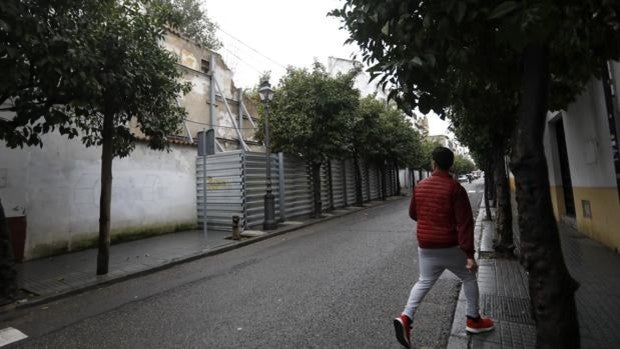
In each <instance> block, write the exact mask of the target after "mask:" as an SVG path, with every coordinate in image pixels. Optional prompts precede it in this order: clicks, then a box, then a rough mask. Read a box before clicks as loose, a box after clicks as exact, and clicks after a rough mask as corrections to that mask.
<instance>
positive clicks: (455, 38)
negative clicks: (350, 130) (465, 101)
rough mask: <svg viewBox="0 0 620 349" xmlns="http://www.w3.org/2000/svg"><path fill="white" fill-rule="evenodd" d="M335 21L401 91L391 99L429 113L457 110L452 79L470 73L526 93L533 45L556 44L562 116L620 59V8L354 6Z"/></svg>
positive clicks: (602, 0) (442, 1)
mask: <svg viewBox="0 0 620 349" xmlns="http://www.w3.org/2000/svg"><path fill="white" fill-rule="evenodd" d="M331 14H332V15H333V16H336V17H340V18H341V19H342V20H343V23H344V28H346V29H347V30H348V31H349V32H350V34H351V38H350V39H349V42H355V43H357V44H358V45H359V46H360V48H361V49H362V55H363V58H364V61H365V62H366V63H369V64H371V67H370V69H369V70H370V72H371V74H373V76H375V77H377V78H379V79H380V80H379V82H380V83H390V84H391V85H392V86H395V90H394V92H393V93H391V94H390V96H391V97H392V98H395V99H396V100H397V101H399V102H400V103H401V105H404V106H406V107H408V108H415V107H418V108H419V110H420V111H421V112H422V113H426V112H428V111H430V110H434V111H435V112H437V113H438V114H440V115H443V114H444V112H445V111H446V110H447V109H448V108H449V107H451V105H452V100H451V96H450V93H451V90H452V83H453V81H454V80H452V78H454V76H455V75H456V76H459V75H461V74H462V73H465V74H473V75H474V76H476V78H477V79H479V80H480V81H486V82H495V83H497V84H498V85H499V86H500V87H501V88H502V89H503V90H506V91H518V84H519V73H520V66H519V60H520V56H521V52H522V51H523V48H524V47H525V46H526V45H527V44H528V43H536V42H539V43H540V42H543V43H549V47H550V49H551V75H552V86H551V91H552V92H551V103H550V106H551V108H552V109H554V110H557V109H561V108H563V107H565V106H566V105H567V104H568V103H570V102H571V101H572V100H573V99H574V97H575V96H576V94H578V93H579V92H580V91H581V90H582V88H583V86H584V85H585V83H586V82H587V81H588V80H589V79H590V78H591V76H592V75H597V74H599V73H600V67H601V64H602V63H603V62H604V61H605V60H608V59H615V58H617V57H618V56H619V54H620V31H619V27H620V20H619V17H618V16H619V14H620V3H619V2H617V1H608V0H598V1H590V2H583V1H579V0H572V1H568V2H567V1H544V2H528V3H521V2H514V1H502V0H494V1H487V2H484V4H478V3H475V2H474V3H472V2H463V1H456V0H438V1H432V2H400V1H387V2H376V1H371V0H346V1H345V2H344V5H343V7H342V8H341V9H338V10H334V11H332V12H331Z"/></svg>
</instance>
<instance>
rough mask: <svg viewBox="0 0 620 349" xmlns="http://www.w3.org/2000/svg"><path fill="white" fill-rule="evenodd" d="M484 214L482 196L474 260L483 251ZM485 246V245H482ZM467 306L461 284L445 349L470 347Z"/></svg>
mask: <svg viewBox="0 0 620 349" xmlns="http://www.w3.org/2000/svg"><path fill="white" fill-rule="evenodd" d="M485 216H486V213H485V206H484V198H482V200H481V202H480V207H479V209H478V217H476V221H475V223H474V244H475V245H474V247H475V248H476V260H479V259H480V258H481V256H480V254H481V253H483V252H485V251H483V250H482V248H483V246H482V245H483V244H484V242H483V241H484V240H485V239H484V238H483V236H484V233H485V231H486V230H487V229H485V227H484V225H485V224H484V223H483V221H484V218H485ZM484 248H487V246H484ZM466 308H467V300H466V299H465V290H464V289H463V286H462V285H461V287H460V291H459V295H458V300H457V302H456V307H455V308H454V314H453V315H452V328H451V329H450V336H449V337H448V345H447V349H462V348H470V347H471V342H470V340H471V336H469V335H468V334H467V332H466V331H465V323H464V321H463V319H464V318H465V313H466Z"/></svg>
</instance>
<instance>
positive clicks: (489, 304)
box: [480, 294, 534, 324]
mask: <svg viewBox="0 0 620 349" xmlns="http://www.w3.org/2000/svg"><path fill="white" fill-rule="evenodd" d="M480 306H481V312H482V313H483V314H485V315H489V316H491V317H493V318H494V319H497V320H504V321H511V322H517V323H521V324H534V319H533V318H532V313H531V311H530V302H529V299H524V298H512V297H503V296H495V295H484V294H482V295H480Z"/></svg>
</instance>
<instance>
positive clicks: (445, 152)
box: [433, 147, 454, 171]
mask: <svg viewBox="0 0 620 349" xmlns="http://www.w3.org/2000/svg"><path fill="white" fill-rule="evenodd" d="M433 160H435V163H436V164H437V167H439V168H440V169H441V170H444V171H448V170H449V169H450V167H452V164H453V163H454V153H453V152H452V150H450V149H448V148H446V147H437V148H435V149H433Z"/></svg>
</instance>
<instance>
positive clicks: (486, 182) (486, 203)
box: [484, 168, 493, 221]
mask: <svg viewBox="0 0 620 349" xmlns="http://www.w3.org/2000/svg"><path fill="white" fill-rule="evenodd" d="M489 177H491V175H490V168H486V169H485V171H484V210H485V213H486V217H485V218H486V220H487V221H491V220H493V219H492V218H491V216H492V214H491V199H490V198H489V195H490V194H489V193H490V192H491V181H490V179H489Z"/></svg>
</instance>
